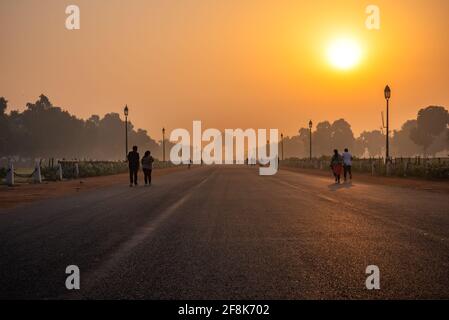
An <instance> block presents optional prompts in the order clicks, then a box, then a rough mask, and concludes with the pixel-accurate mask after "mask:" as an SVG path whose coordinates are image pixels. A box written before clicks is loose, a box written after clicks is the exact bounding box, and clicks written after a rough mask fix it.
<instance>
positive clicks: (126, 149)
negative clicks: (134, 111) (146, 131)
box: [123, 105, 129, 159]
mask: <svg viewBox="0 0 449 320" xmlns="http://www.w3.org/2000/svg"><path fill="white" fill-rule="evenodd" d="M123 113H124V114H125V159H127V158H128V114H129V109H128V105H126V106H125V109H123Z"/></svg>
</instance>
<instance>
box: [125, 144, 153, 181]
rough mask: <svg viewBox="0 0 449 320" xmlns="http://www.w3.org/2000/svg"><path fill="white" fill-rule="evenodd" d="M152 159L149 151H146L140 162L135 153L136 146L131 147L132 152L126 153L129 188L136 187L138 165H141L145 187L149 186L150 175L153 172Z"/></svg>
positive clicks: (137, 154) (138, 156)
mask: <svg viewBox="0 0 449 320" xmlns="http://www.w3.org/2000/svg"><path fill="white" fill-rule="evenodd" d="M153 162H154V158H153V157H152V156H151V152H150V151H146V152H145V155H144V156H143V158H142V160H140V155H139V153H138V152H137V146H134V147H133V150H132V151H130V152H129V153H128V167H129V186H130V187H132V186H137V185H138V182H137V176H138V172H139V167H140V164H142V170H143V175H144V180H145V185H151V174H152V172H153Z"/></svg>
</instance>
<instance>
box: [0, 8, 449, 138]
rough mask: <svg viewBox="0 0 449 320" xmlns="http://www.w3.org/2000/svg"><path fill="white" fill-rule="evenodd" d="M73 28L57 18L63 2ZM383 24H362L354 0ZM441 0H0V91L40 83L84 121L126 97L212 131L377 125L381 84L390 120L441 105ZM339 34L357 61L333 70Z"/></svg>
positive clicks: (154, 132) (17, 92)
mask: <svg viewBox="0 0 449 320" xmlns="http://www.w3.org/2000/svg"><path fill="white" fill-rule="evenodd" d="M70 4H76V5H78V6H79V7H80V10H81V30H75V31H69V30H67V29H66V28H65V20H66V17H67V15H66V14H65V8H66V6H68V5H70ZM370 4H375V5H378V6H379V7H380V10H381V29H380V30H379V31H375V30H372V31H370V30H368V29H366V27H365V20H366V17H367V15H366V13H365V8H366V7H367V6H368V5H370ZM448 32H449V1H447V0H419V1H418V0H402V1H398V0H396V1H391V0H390V1H384V0H369V1H360V0H359V1H336V0H332V1H321V0H314V1H299V0H296V1H282V0H270V1H264V0H241V1H237V0H227V1H225V0H222V1H218V0H217V1H211V0H177V1H174V0H158V1H156V0H154V1H151V0H129V1H124V0H71V1H62V0H2V1H1V2H0V39H1V44H2V50H1V51H2V52H1V57H0V70H1V77H0V96H5V97H6V98H7V99H8V100H9V102H10V109H11V108H12V109H23V108H24V106H25V104H26V102H30V101H32V102H34V101H35V100H36V99H37V97H38V96H39V95H40V94H41V93H45V94H46V95H48V96H49V97H50V99H51V101H52V102H53V103H54V104H55V105H58V106H61V107H63V108H64V109H66V110H68V111H70V112H72V113H74V114H76V115H77V116H79V117H83V118H87V117H89V116H90V115H91V114H99V115H104V114H105V113H108V112H119V113H120V114H122V109H123V106H124V105H125V104H128V105H129V107H130V120H131V121H132V122H133V123H134V124H135V125H136V126H137V127H141V128H144V129H146V130H148V131H149V133H150V135H151V136H152V137H153V138H155V139H160V135H161V133H160V129H161V128H162V126H165V127H166V128H167V130H172V129H174V128H178V127H184V128H185V127H186V128H191V125H192V120H202V121H203V124H204V126H206V127H215V128H219V129H223V128H238V127H242V128H279V129H280V131H282V132H284V134H286V135H293V134H296V132H297V130H298V129H299V128H300V127H301V126H306V125H307V123H308V121H309V119H312V120H314V122H315V123H317V122H319V121H322V120H335V119H338V118H345V119H346V120H348V121H349V122H350V123H351V124H352V127H353V130H354V131H355V132H356V133H359V132H360V131H362V130H365V129H369V130H371V129H378V128H379V127H380V125H381V118H380V112H381V110H383V109H384V106H385V103H384V100H383V88H384V87H385V85H386V84H387V83H388V84H390V86H391V87H392V100H391V117H392V118H391V123H392V126H393V128H398V127H399V126H400V125H401V124H402V123H403V122H404V121H405V120H407V119H410V118H413V117H416V113H417V111H418V109H419V108H421V107H425V106H428V105H443V106H445V107H446V108H447V107H449V41H448V40H449V36H448ZM341 36H344V37H350V38H352V39H354V40H356V41H357V42H358V43H359V44H360V46H361V47H362V61H361V62H360V64H359V65H358V66H357V67H355V68H354V69H352V70H348V71H341V70H337V69H335V68H333V67H332V66H330V65H329V63H328V61H327V60H326V57H325V52H326V48H327V46H328V45H329V43H330V42H331V41H332V40H333V39H335V38H337V37H341Z"/></svg>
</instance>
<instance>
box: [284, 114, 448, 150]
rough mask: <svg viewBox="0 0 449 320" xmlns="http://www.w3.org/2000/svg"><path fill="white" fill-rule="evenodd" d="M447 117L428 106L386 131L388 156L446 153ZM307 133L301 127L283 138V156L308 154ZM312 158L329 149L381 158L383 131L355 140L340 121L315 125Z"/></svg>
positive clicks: (349, 129) (375, 131)
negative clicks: (291, 134)
mask: <svg viewBox="0 0 449 320" xmlns="http://www.w3.org/2000/svg"><path fill="white" fill-rule="evenodd" d="M448 125H449V114H448V111H447V110H446V109H445V108H444V107H437V106H429V107H427V108H424V109H421V110H420V111H419V112H418V116H417V119H414V120H408V121H406V122H405V123H404V124H403V125H402V127H401V129H400V130H394V131H393V132H390V144H391V155H392V156H394V157H414V156H418V155H425V156H433V155H435V154H437V153H439V152H444V151H447V152H449V151H448V150H449V128H448ZM309 138H310V131H309V129H308V128H301V129H300V130H299V134H298V135H296V136H293V137H285V138H284V157H285V158H291V157H299V158H303V157H307V156H308V155H309ZM312 140H313V148H312V150H313V156H315V157H316V156H322V155H330V154H331V153H332V150H333V149H338V150H340V151H342V150H343V149H344V148H349V149H350V150H352V152H353V154H354V155H356V156H358V157H380V156H382V155H383V156H385V140H386V136H385V132H383V130H372V131H364V132H362V133H361V134H360V136H359V137H357V138H355V137H354V134H353V132H352V130H351V125H350V124H349V123H348V122H347V121H345V120H344V119H340V120H337V121H335V122H333V123H330V122H329V121H323V122H320V123H318V125H317V126H316V128H315V130H314V131H313V132H312Z"/></svg>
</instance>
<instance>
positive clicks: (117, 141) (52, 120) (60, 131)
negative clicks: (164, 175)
mask: <svg viewBox="0 0 449 320" xmlns="http://www.w3.org/2000/svg"><path fill="white" fill-rule="evenodd" d="M7 107H8V101H7V100H6V99H5V98H3V97H2V98H0V158H1V157H2V156H3V157H4V156H20V157H31V158H33V157H35V158H38V157H42V158H49V157H55V158H66V159H83V158H87V159H99V160H122V159H124V158H125V126H124V125H125V124H124V121H122V120H121V119H120V116H119V114H118V113H109V114H106V115H105V116H104V117H103V118H100V117H99V116H98V115H93V116H91V117H90V118H89V119H87V120H83V119H79V118H77V117H75V116H73V115H71V114H70V113H69V112H67V111H65V110H62V109H61V108H60V107H56V106H53V104H52V103H51V102H50V100H49V99H48V98H47V97H46V96H45V95H41V96H40V97H39V99H38V100H37V101H36V102H35V103H27V105H26V110H24V111H23V112H18V111H14V110H13V111H11V112H10V113H9V114H7V112H6V110H7ZM128 139H129V147H131V146H132V145H138V146H139V148H140V149H141V150H150V151H151V152H152V153H153V154H154V156H155V157H156V158H161V153H162V152H161V151H162V150H161V144H160V143H158V142H156V141H155V140H153V139H152V138H151V137H149V135H148V134H147V132H146V131H145V130H142V129H137V130H136V129H134V127H133V125H132V123H128ZM167 148H168V146H167Z"/></svg>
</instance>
